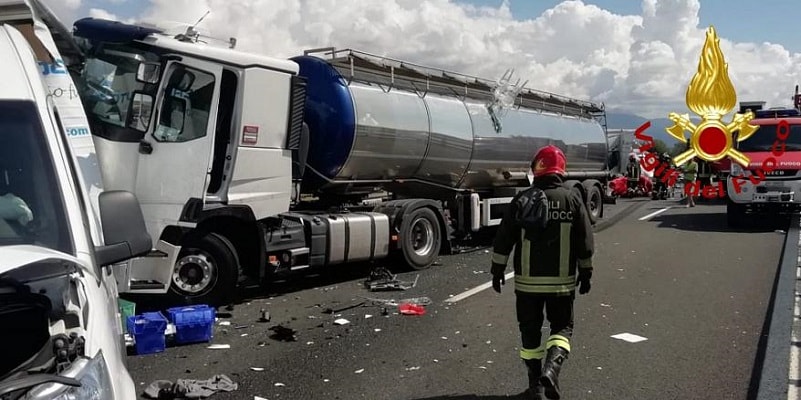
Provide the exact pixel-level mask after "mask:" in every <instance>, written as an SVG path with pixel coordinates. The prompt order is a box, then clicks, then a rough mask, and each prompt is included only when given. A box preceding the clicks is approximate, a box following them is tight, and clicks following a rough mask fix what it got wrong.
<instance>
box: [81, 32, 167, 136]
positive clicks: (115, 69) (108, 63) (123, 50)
mask: <svg viewBox="0 0 801 400" xmlns="http://www.w3.org/2000/svg"><path fill="white" fill-rule="evenodd" d="M158 62H159V57H158V56H157V55H155V54H153V53H149V52H145V51H140V50H136V49H133V48H130V47H126V46H113V45H104V47H102V48H101V49H100V50H98V51H96V52H94V53H92V54H91V55H90V56H89V57H87V59H86V63H85V66H84V71H83V75H82V77H81V78H82V79H81V83H82V85H81V86H82V87H81V88H80V92H81V101H83V103H84V106H85V108H86V111H87V112H88V114H89V116H90V118H92V119H93V120H94V122H100V123H106V124H111V125H116V126H118V127H123V128H125V127H131V128H135V129H137V130H139V131H146V130H147V125H148V123H149V119H150V106H151V103H152V101H151V100H152V96H151V94H152V93H150V92H152V91H153V90H154V88H155V85H152V84H148V83H146V82H142V81H140V80H138V79H137V73H138V71H139V68H140V65H141V64H142V63H151V64H152V65H155V64H157V63H158ZM131 103H133V107H130V106H131Z"/></svg>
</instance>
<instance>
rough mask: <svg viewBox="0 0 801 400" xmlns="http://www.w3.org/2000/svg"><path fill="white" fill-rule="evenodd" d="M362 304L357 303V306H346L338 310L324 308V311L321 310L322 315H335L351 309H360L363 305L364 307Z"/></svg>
mask: <svg viewBox="0 0 801 400" xmlns="http://www.w3.org/2000/svg"><path fill="white" fill-rule="evenodd" d="M364 303H365V302H361V303H358V304H354V305H352V306H347V307H343V308H339V309H333V308H326V309H325V310H323V314H337V313H341V312H342V311H347V310H350V309H352V308H356V307H361V306H363V305H364Z"/></svg>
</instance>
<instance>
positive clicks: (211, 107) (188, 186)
mask: <svg viewBox="0 0 801 400" xmlns="http://www.w3.org/2000/svg"><path fill="white" fill-rule="evenodd" d="M221 75H222V67H221V66H220V65H219V64H213V63H209V62H206V61H201V60H196V59H191V58H187V57H182V59H181V60H180V61H170V62H169V63H168V64H167V66H166V69H165V74H164V78H163V79H162V83H161V86H160V88H159V92H158V95H157V97H156V105H155V106H154V107H153V108H154V109H155V110H156V111H155V113H154V114H155V116H154V120H153V122H152V123H151V125H152V126H153V128H152V129H150V130H149V132H150V135H147V136H145V138H144V140H143V141H142V143H141V144H140V147H139V153H140V155H139V165H138V171H137V178H136V179H137V182H136V194H137V197H138V198H139V202H140V204H141V206H142V210H143V211H144V215H145V216H146V218H147V221H146V222H147V224H148V230H149V231H150V232H151V234H153V235H159V234H160V233H161V231H162V229H163V228H164V227H165V226H166V225H169V224H175V223H177V221H178V220H179V218H180V216H181V212H182V210H183V209H184V206H185V205H186V204H188V203H189V202H190V199H195V200H194V202H195V203H194V204H195V205H202V204H204V203H205V193H206V186H207V185H208V180H209V173H210V171H211V156H212V154H213V150H214V148H213V147H214V129H215V126H216V115H217V107H218V102H219V96H220V79H221ZM135 106H136V105H135ZM139 107H148V105H145V104H143V105H139ZM154 239H155V237H154Z"/></svg>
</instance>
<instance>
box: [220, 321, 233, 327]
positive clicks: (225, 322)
mask: <svg viewBox="0 0 801 400" xmlns="http://www.w3.org/2000/svg"><path fill="white" fill-rule="evenodd" d="M220 326H231V321H220Z"/></svg>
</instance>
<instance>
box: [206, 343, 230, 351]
mask: <svg viewBox="0 0 801 400" xmlns="http://www.w3.org/2000/svg"><path fill="white" fill-rule="evenodd" d="M206 348H207V349H209V350H225V349H230V348H231V345H230V344H213V345H211V346H209V347H206Z"/></svg>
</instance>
